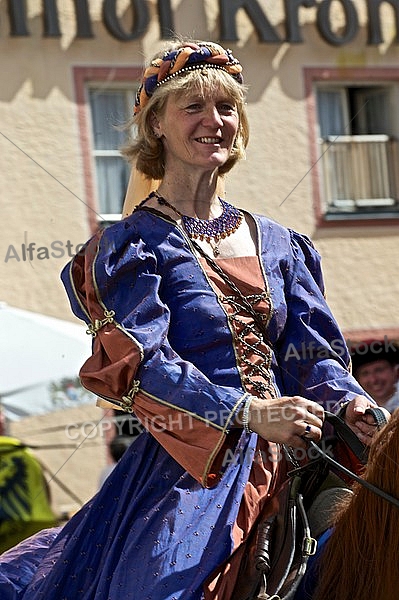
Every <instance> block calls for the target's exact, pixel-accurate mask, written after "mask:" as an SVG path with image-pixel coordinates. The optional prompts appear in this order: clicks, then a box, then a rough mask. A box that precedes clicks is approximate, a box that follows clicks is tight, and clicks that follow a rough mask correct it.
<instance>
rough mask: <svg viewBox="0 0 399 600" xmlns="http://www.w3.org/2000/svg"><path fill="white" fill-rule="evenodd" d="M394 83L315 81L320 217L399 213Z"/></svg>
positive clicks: (384, 215)
mask: <svg viewBox="0 0 399 600" xmlns="http://www.w3.org/2000/svg"><path fill="white" fill-rule="evenodd" d="M396 88H397V84H380V83H375V84H364V83H361V82H359V83H358V82H353V83H352V82H351V83H350V84H349V83H348V84H346V85H344V84H342V83H333V84H323V83H317V84H316V93H315V98H316V106H317V123H318V133H319V142H318V143H319V148H318V155H319V156H320V157H321V159H320V166H321V169H320V170H321V173H320V175H321V177H320V179H321V196H322V207H323V213H324V218H325V219H327V220H328V219H353V218H358V219H359V218H360V219H370V218H376V217H377V218H385V219H386V218H392V217H396V216H398V212H399V181H398V174H397V171H398V143H397V133H398V132H397V131H396V124H395V119H394V111H393V109H392V106H393V105H394V103H395V98H397V89H396Z"/></svg>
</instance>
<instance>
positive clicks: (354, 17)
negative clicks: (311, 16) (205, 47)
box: [8, 0, 399, 46]
mask: <svg viewBox="0 0 399 600" xmlns="http://www.w3.org/2000/svg"><path fill="white" fill-rule="evenodd" d="M28 1H29V0H25V2H24V1H23V0H22V1H21V0H8V14H9V21H10V35H11V36H14V37H23V36H29V35H31V34H30V32H29V28H28V20H27V8H26V3H27V2H28ZM364 1H365V7H366V10H367V17H368V37H367V44H368V45H378V44H381V43H383V42H384V40H383V35H382V27H381V14H380V12H381V11H380V7H381V4H383V3H387V4H389V5H390V6H391V7H392V9H393V11H394V14H395V25H396V32H395V39H394V42H395V43H398V42H399V37H398V31H399V0H364ZM117 2H118V0H103V4H102V21H103V24H104V26H105V28H106V29H107V31H108V32H109V34H110V35H111V36H112V37H114V38H115V39H117V40H118V41H122V42H130V41H132V40H137V39H138V38H140V37H142V36H143V35H144V34H145V33H146V32H147V29H148V28H149V25H150V20H151V14H150V7H149V2H148V0H131V2H130V3H131V9H132V15H133V16H132V25H131V28H130V29H129V30H127V29H126V28H125V27H124V26H123V24H122V23H121V20H120V18H119V17H118V12H117ZM215 2H218V8H219V29H220V30H219V35H218V36H217V38H218V39H219V40H220V41H221V42H236V41H238V40H239V38H238V35H237V13H238V11H239V10H243V11H245V13H246V15H247V17H248V19H249V20H250V21H251V23H252V24H253V27H254V29H255V31H256V34H257V36H258V40H259V42H260V43H264V44H280V43H283V42H288V43H290V44H301V43H303V38H302V33H301V25H300V22H299V10H300V9H301V8H302V9H303V8H316V21H315V27H316V29H317V31H318V32H319V34H320V36H321V37H322V38H323V39H324V40H325V41H326V42H327V43H328V44H331V45H333V46H342V45H344V44H348V43H349V42H351V41H352V40H353V39H354V38H355V37H356V35H357V34H358V32H359V28H360V25H359V15H358V9H357V8H356V5H355V3H354V2H353V0H321V1H317V0H283V2H284V10H285V23H284V25H285V35H284V36H283V35H281V33H279V32H278V31H277V30H276V28H275V27H273V25H272V24H271V23H270V21H269V19H268V16H267V8H266V4H267V2H266V1H265V0H264V1H262V0H215ZM333 3H335V4H337V3H338V4H340V5H341V8H342V13H343V16H344V25H343V27H342V28H341V29H340V30H339V32H337V31H336V30H335V29H334V27H333V17H332V9H333V6H332V5H333ZM74 6H75V20H76V37H77V38H80V39H82V38H87V39H88V38H94V34H93V29H92V23H91V19H90V12H89V0H74ZM157 18H158V20H159V28H160V37H161V38H162V39H168V38H171V37H174V34H175V25H174V14H173V10H172V6H171V0H157ZM61 35H62V31H61V29H60V22H59V14H58V6H57V0H43V36H44V37H60V36H61Z"/></svg>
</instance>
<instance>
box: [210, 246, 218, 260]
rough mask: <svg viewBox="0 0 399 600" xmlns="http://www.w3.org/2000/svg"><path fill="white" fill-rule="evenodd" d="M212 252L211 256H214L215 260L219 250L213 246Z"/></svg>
mask: <svg viewBox="0 0 399 600" xmlns="http://www.w3.org/2000/svg"><path fill="white" fill-rule="evenodd" d="M212 250H213V256H214V257H215V258H217V257H218V256H219V254H220V250H219V248H218V247H217V246H214V247H213V248H212Z"/></svg>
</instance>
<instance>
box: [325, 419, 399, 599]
mask: <svg viewBox="0 0 399 600" xmlns="http://www.w3.org/2000/svg"><path fill="white" fill-rule="evenodd" d="M363 477H364V479H366V480H367V481H369V482H371V483H373V484H374V485H376V486H377V487H379V488H380V489H382V490H384V491H385V492H388V493H389V494H391V495H392V496H394V497H395V498H399V409H397V410H396V411H395V412H394V413H393V415H392V417H391V419H390V421H389V423H388V424H387V425H385V426H384V427H383V428H382V429H381V430H380V431H379V432H378V433H377V434H376V435H375V437H374V438H373V441H372V444H371V446H370V453H369V458H368V462H367V465H366V467H365V468H364V471H363ZM398 529H399V508H397V507H396V506H394V505H393V504H391V503H389V502H388V501H386V500H384V499H383V498H380V497H379V496H377V495H376V494H374V493H373V492H371V491H369V490H368V489H366V488H364V487H363V486H361V485H360V484H355V485H354V495H353V496H352V497H351V498H350V499H349V500H347V501H346V502H345V503H343V504H342V505H341V506H340V507H339V509H338V511H337V514H336V516H335V523H334V530H333V533H332V535H331V537H330V539H329V540H328V542H327V543H326V546H325V549H324V550H323V552H322V554H321V556H320V563H319V567H318V573H317V575H318V582H319V583H318V587H317V589H316V592H315V594H314V596H313V600H364V599H365V598H367V600H381V599H382V598H383V599H384V600H397V598H398V582H399V560H398V556H399V535H398Z"/></svg>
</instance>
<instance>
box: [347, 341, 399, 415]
mask: <svg viewBox="0 0 399 600" xmlns="http://www.w3.org/2000/svg"><path fill="white" fill-rule="evenodd" d="M351 356H352V371H353V375H354V376H355V377H356V379H357V380H358V382H359V383H360V385H361V386H362V388H363V389H364V390H365V391H366V392H368V393H369V394H370V396H371V397H372V398H373V399H374V400H375V401H376V403H377V404H378V405H379V406H382V407H384V408H386V409H387V410H388V411H389V412H393V411H394V410H395V408H398V407H399V385H398V374H399V345H397V344H396V343H395V344H394V343H393V342H388V340H386V339H384V340H382V341H380V340H371V341H367V342H362V343H359V344H356V345H354V346H352V348H351Z"/></svg>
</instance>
